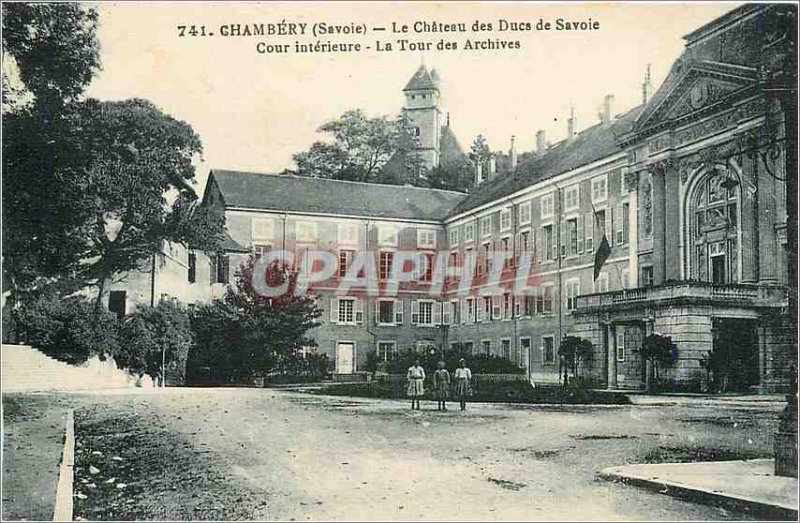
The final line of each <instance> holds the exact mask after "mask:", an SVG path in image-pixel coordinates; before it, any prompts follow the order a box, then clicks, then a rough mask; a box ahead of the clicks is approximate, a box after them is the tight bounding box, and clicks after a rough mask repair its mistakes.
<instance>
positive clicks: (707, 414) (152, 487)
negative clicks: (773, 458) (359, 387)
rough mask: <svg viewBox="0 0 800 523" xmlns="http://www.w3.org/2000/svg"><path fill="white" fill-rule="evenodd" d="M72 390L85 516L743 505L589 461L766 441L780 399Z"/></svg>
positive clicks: (655, 514) (480, 516)
mask: <svg viewBox="0 0 800 523" xmlns="http://www.w3.org/2000/svg"><path fill="white" fill-rule="evenodd" d="M66 396H67V397H66V400H63V401H65V402H66V403H70V404H72V405H74V406H75V407H76V438H77V442H78V444H79V445H80V446H79V447H78V450H79V452H78V453H77V455H76V459H77V463H76V466H77V468H76V479H75V487H76V496H77V494H78V493H80V496H85V497H80V496H78V497H77V499H76V516H77V517H79V518H83V519H94V520H114V519H117V520H119V519H151V520H152V519H280V520H297V521H301V520H319V519H323V520H491V519H501V520H584V521H585V520H645V519H646V520H725V519H730V520H741V519H750V518H749V516H748V515H747V514H744V513H738V512H731V511H727V510H724V509H721V508H715V507H709V506H704V505H699V504H694V503H690V502H686V501H681V500H677V499H674V498H671V497H668V496H663V495H659V494H657V493H651V492H648V491H645V490H641V489H637V488H634V487H627V486H625V485H622V484H616V483H609V482H605V481H600V480H597V479H596V475H597V473H598V472H599V471H600V470H601V469H603V468H605V467H608V466H614V465H623V464H628V463H648V462H658V461H659V460H669V461H693V460H714V459H735V458H740V459H741V458H750V457H753V458H755V457H769V456H770V455H771V447H772V443H771V440H772V434H773V431H774V429H775V427H777V419H778V415H779V413H780V408H779V407H778V406H776V405H755V406H738V405H737V406H727V405H724V404H722V403H720V404H718V405H717V404H714V405H708V404H704V405H670V406H571V407H567V406H565V407H559V406H546V405H537V406H526V405H502V404H471V405H468V410H467V412H466V413H461V412H458V411H457V410H450V411H448V412H445V413H440V412H437V411H436V409H435V407H436V405H435V403H433V402H428V403H427V404H425V405H423V409H424V410H422V411H413V412H412V411H410V410H409V409H408V405H406V402H404V401H391V400H370V399H363V398H357V399H356V398H342V397H335V398H334V397H328V396H312V395H304V394H300V393H292V392H281V391H275V390H268V389H168V390H166V391H164V392H160V393H159V392H155V393H154V392H149V393H146V392H139V393H117V394H108V393H92V394H88V393H87V394H73V395H66ZM61 397H62V398H63V397H64V396H61ZM451 409H452V406H451ZM4 481H5V480H4ZM90 485H94V486H90ZM4 486H5V483H4Z"/></svg>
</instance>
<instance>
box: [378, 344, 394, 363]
mask: <svg viewBox="0 0 800 523" xmlns="http://www.w3.org/2000/svg"><path fill="white" fill-rule="evenodd" d="M395 347H396V344H395V342H393V341H379V342H378V360H380V361H389V360H391V359H393V358H394V356H395V354H396V353H397V351H396V348H395Z"/></svg>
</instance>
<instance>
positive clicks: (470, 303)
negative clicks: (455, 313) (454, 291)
mask: <svg viewBox="0 0 800 523" xmlns="http://www.w3.org/2000/svg"><path fill="white" fill-rule="evenodd" d="M474 320H475V299H474V298H467V316H466V317H465V318H463V320H462V321H463V323H472V322H473V321H474Z"/></svg>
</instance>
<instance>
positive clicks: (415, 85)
mask: <svg viewBox="0 0 800 523" xmlns="http://www.w3.org/2000/svg"><path fill="white" fill-rule="evenodd" d="M436 78H437V79H438V75H437V77H436ZM438 88H439V87H438V86H437V82H436V80H434V79H433V78H432V77H431V75H430V73H428V69H427V68H426V67H425V65H424V64H423V65H420V66H419V69H417V72H416V73H414V76H412V77H411V80H409V81H408V83H407V84H406V86H405V87H404V88H403V91H421V90H424V89H438Z"/></svg>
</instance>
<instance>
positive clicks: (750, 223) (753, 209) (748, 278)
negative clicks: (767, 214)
mask: <svg viewBox="0 0 800 523" xmlns="http://www.w3.org/2000/svg"><path fill="white" fill-rule="evenodd" d="M743 170H744V173H743V174H742V176H743V177H744V179H745V182H744V183H743V184H741V185H740V186H739V194H740V196H741V198H740V201H741V205H742V212H741V216H742V223H741V224H739V226H740V227H741V231H742V235H741V237H742V245H740V246H739V253H740V254H741V258H742V283H756V282H758V258H759V253H758V222H759V216H758V185H757V184H758V161H757V160H755V159H752V158H750V159H747V161H746V162H744V166H743ZM751 184H752V185H751Z"/></svg>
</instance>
